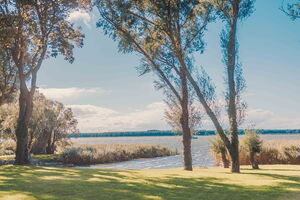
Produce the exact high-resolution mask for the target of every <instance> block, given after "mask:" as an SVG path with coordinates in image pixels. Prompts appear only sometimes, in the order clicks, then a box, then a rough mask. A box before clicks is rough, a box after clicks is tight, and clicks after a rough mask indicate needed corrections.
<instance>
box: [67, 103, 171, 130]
mask: <svg viewBox="0 0 300 200" xmlns="http://www.w3.org/2000/svg"><path fill="white" fill-rule="evenodd" d="M68 107H70V108H72V110H73V112H74V114H75V116H76V118H77V119H78V128H79V129H80V131H81V132H104V131H137V130H147V129H168V128H169V127H168V126H167V124H166V122H165V121H164V119H163V113H164V109H165V104H164V103H163V102H154V103H152V104H149V105H147V106H146V108H145V109H144V110H137V111H134V112H129V113H120V112H117V111H115V110H112V109H107V108H103V107H100V106H94V105H68Z"/></svg>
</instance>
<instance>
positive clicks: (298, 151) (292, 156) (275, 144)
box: [213, 140, 300, 165]
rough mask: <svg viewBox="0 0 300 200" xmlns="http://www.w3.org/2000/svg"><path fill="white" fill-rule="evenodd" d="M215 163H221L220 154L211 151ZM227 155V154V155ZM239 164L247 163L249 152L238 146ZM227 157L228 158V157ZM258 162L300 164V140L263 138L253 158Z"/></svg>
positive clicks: (248, 162)
mask: <svg viewBox="0 0 300 200" xmlns="http://www.w3.org/2000/svg"><path fill="white" fill-rule="evenodd" d="M213 156H214V158H215V162H216V164H217V165H222V158H221V156H220V155H217V154H215V153H213ZM227 156H228V155H227ZM239 157H240V164H241V165H249V164H250V161H249V153H248V152H247V151H246V150H245V148H243V147H241V148H240V155H239ZM228 159H230V158H229V157H228ZM255 159H256V160H257V161H258V163H259V164H297V165H298V164H300V140H263V143H262V150H261V152H260V153H258V154H257V155H256V158H255Z"/></svg>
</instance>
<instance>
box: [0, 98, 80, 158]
mask: <svg viewBox="0 0 300 200" xmlns="http://www.w3.org/2000/svg"><path fill="white" fill-rule="evenodd" d="M33 101H34V102H33V103H34V107H33V112H32V117H31V119H30V121H29V143H28V147H29V150H30V151H31V152H32V153H54V151H55V149H56V147H57V145H65V144H67V143H68V136H69V134H74V133H77V132H78V129H77V120H76V119H75V118H74V115H73V112H72V110H71V109H70V108H65V107H64V105H63V104H62V103H59V102H57V101H53V100H50V99H47V98H45V96H44V95H43V94H41V93H36V94H35V96H34V99H33ZM18 111H19V107H18V101H17V100H16V99H15V101H14V102H12V103H10V104H5V105H3V106H1V107H0V119H1V120H2V123H1V129H0V131H1V132H0V133H1V137H2V139H6V140H7V139H9V140H13V141H16V137H15V129H16V124H17V116H18Z"/></svg>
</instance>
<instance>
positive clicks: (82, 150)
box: [61, 144, 178, 165]
mask: <svg viewBox="0 0 300 200" xmlns="http://www.w3.org/2000/svg"><path fill="white" fill-rule="evenodd" d="M176 154H178V152H177V150H175V151H174V150H170V149H168V148H166V147H162V146H160V145H145V144H97V145H78V146H72V147H67V148H65V149H64V150H63V151H62V152H61V160H62V162H63V163H64V164H74V165H91V164H102V163H112V162H121V161H128V160H133V159H138V158H154V157H162V156H170V155H176Z"/></svg>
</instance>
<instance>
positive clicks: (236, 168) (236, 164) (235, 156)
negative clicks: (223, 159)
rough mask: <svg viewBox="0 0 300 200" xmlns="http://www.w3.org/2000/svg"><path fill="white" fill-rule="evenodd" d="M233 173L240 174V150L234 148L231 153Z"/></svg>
mask: <svg viewBox="0 0 300 200" xmlns="http://www.w3.org/2000/svg"><path fill="white" fill-rule="evenodd" d="M230 158H231V172H233V173H240V159H239V148H238V147H235V146H233V147H232V148H231V151H230Z"/></svg>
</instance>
